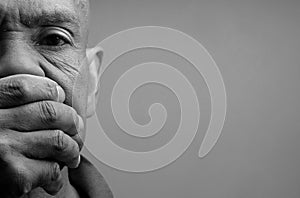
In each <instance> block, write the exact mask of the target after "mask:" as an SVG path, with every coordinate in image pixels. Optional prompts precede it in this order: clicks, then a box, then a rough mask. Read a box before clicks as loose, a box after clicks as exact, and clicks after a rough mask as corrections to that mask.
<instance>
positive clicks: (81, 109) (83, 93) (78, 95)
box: [72, 67, 88, 120]
mask: <svg viewBox="0 0 300 198" xmlns="http://www.w3.org/2000/svg"><path fill="white" fill-rule="evenodd" d="M87 82H88V73H87V71H86V67H83V68H82V69H81V71H80V72H79V74H78V75H77V77H76V78H75V80H74V82H73V88H72V107H73V108H74V109H76V111H77V112H78V114H79V115H81V116H82V117H83V118H84V120H85V118H86V109H87V99H88V83H87Z"/></svg>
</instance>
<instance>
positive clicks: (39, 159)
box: [0, 0, 112, 198]
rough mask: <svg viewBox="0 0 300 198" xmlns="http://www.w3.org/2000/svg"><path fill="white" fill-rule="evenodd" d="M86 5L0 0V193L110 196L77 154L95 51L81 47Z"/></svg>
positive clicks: (90, 102) (35, 197)
mask: <svg viewBox="0 0 300 198" xmlns="http://www.w3.org/2000/svg"><path fill="white" fill-rule="evenodd" d="M88 7H89V5H88V0H0V197H1V198H6V197H30V198H39V197H45V198H47V197H53V196H54V197H59V198H60V197H66V198H68V197H74V198H76V197H95V198H102V197H103V198H107V197H112V194H111V191H110V190H109V188H108V186H107V184H106V183H105V181H104V179H103V177H102V176H101V175H100V174H99V173H98V172H97V170H96V169H95V167H94V166H92V165H91V163H89V162H88V161H87V160H86V159H85V158H84V157H82V156H81V157H80V150H81V149H82V146H83V141H84V140H83V137H84V133H85V123H86V118H87V117H88V116H91V115H93V113H94V107H95V104H94V103H95V97H96V96H95V95H96V93H97V92H96V91H95V90H96V89H97V84H98V82H97V81H98V76H97V75H98V72H99V69H98V67H99V65H100V61H101V57H102V52H101V49H100V48H98V47H95V48H93V49H88V50H87V49H86V46H87V29H88V27H87V26H88V9H89V8H88ZM87 54H88V56H87ZM90 63H92V64H90Z"/></svg>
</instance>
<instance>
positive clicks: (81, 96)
mask: <svg viewBox="0 0 300 198" xmlns="http://www.w3.org/2000/svg"><path fill="white" fill-rule="evenodd" d="M87 15H88V5H87V1H85V0H0V46H1V49H0V50H1V51H0V78H2V77H6V76H10V75H15V74H31V75H38V76H45V77H48V78H50V79H52V80H54V81H56V82H57V83H58V84H59V85H60V86H61V87H62V88H63V89H64V91H65V93H66V100H65V102H64V103H65V104H68V105H70V106H73V107H74V108H75V109H76V110H77V112H78V114H80V115H81V116H82V117H83V118H85V117H86V109H87V97H88V82H89V80H88V79H89V78H90V77H89V68H88V66H87V64H86V63H87V60H86V58H85V57H86V43H87V18H88V16H87Z"/></svg>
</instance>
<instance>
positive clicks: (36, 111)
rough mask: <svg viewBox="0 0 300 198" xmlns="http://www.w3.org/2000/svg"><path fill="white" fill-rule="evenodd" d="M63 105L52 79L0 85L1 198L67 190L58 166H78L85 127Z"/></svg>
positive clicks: (26, 79)
mask: <svg viewBox="0 0 300 198" xmlns="http://www.w3.org/2000/svg"><path fill="white" fill-rule="evenodd" d="M64 100H65V93H64V91H63V89H62V88H61V87H59V86H58V84H57V83H56V82H54V81H52V80H50V79H48V78H44V77H37V76H31V75H15V76H10V77H7V78H2V79H0V197H20V196H22V195H24V194H26V193H28V192H30V191H31V190H33V189H35V188H37V187H42V188H44V190H45V191H46V192H47V193H49V194H51V195H55V194H57V193H58V192H59V190H60V189H61V187H62V185H63V182H62V176H61V172H60V168H61V167H60V165H66V166H68V167H69V168H76V167H77V166H78V165H79V163H80V149H81V147H82V145H83V143H82V140H81V138H80V136H79V135H78V131H79V130H83V128H84V126H83V121H82V118H81V117H80V116H79V115H78V114H77V112H76V111H75V110H74V109H73V108H72V107H70V106H67V105H65V104H63V103H62V102H63V101H64Z"/></svg>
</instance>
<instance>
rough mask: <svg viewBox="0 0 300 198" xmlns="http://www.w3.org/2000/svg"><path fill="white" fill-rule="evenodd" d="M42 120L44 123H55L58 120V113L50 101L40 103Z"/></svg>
mask: <svg viewBox="0 0 300 198" xmlns="http://www.w3.org/2000/svg"><path fill="white" fill-rule="evenodd" d="M40 112H41V119H42V121H43V122H44V123H46V124H48V123H53V122H55V121H56V120H57V112H56V109H55V107H54V105H53V104H52V103H50V102H48V101H43V102H41V103H40Z"/></svg>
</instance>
